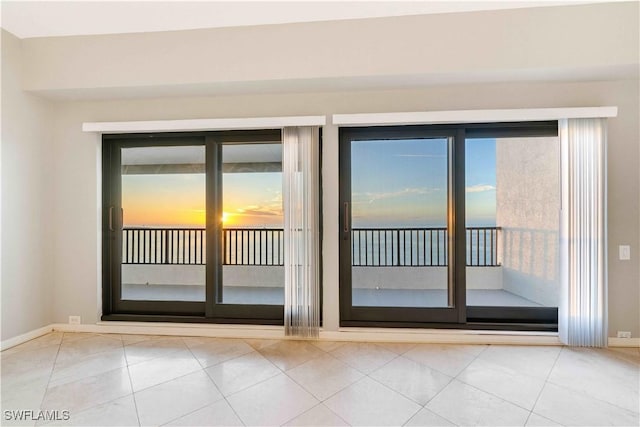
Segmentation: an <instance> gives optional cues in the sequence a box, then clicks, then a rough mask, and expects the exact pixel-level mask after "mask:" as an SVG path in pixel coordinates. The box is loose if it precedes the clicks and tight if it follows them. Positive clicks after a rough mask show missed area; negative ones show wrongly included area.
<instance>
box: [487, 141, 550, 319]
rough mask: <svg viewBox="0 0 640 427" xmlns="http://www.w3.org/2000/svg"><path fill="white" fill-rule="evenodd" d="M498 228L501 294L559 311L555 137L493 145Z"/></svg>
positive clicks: (503, 142) (500, 142) (498, 142)
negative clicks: (511, 295)
mask: <svg viewBox="0 0 640 427" xmlns="http://www.w3.org/2000/svg"><path fill="white" fill-rule="evenodd" d="M496 225H497V226H498V227H501V228H502V230H501V232H500V233H501V238H500V249H501V250H500V252H501V255H502V256H501V259H502V266H503V280H502V283H503V286H504V289H505V290H507V291H509V292H512V293H514V294H516V295H519V296H521V297H524V298H527V299H529V300H531V301H534V302H537V303H538V304H542V305H544V306H547V307H558V303H559V296H560V292H559V291H560V280H559V266H558V262H559V258H560V253H559V251H558V249H559V247H558V245H559V234H558V231H559V225H560V139H559V138H557V137H553V138H547V137H545V138H500V139H497V140H496Z"/></svg>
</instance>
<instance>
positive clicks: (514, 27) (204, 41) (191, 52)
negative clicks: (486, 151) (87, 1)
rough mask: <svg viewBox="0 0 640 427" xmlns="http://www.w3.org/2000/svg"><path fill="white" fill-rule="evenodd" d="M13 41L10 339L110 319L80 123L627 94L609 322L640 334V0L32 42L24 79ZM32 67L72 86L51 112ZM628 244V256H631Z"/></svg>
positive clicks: (618, 148)
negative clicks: (78, 320)
mask: <svg viewBox="0 0 640 427" xmlns="http://www.w3.org/2000/svg"><path fill="white" fill-rule="evenodd" d="M12 40H13V42H12V45H11V46H12V47H6V48H5V41H4V38H3V46H2V59H3V82H2V83H3V93H2V104H3V105H2V106H3V110H2V121H3V134H2V139H3V141H2V148H3V150H2V154H3V156H2V189H3V194H2V202H3V207H2V232H3V235H2V248H3V252H2V280H3V284H2V308H3V339H4V338H5V324H7V322H12V323H10V324H12V325H19V326H17V327H14V326H7V328H8V329H7V330H6V333H7V334H9V335H13V334H17V333H20V332H22V331H24V330H26V329H29V328H35V327H37V326H40V325H41V324H42V323H43V322H47V321H50V320H51V321H54V322H66V321H67V316H69V315H81V316H82V321H83V323H92V322H95V321H96V320H98V319H99V316H100V286H101V283H100V274H101V265H100V218H101V207H100V191H101V182H100V138H99V137H98V136H97V135H94V134H86V133H82V131H81V125H82V122H86V121H119V120H161V119H184V118H216V117H226V118H228V117H255V116H280V115H285V116H286V115H307V114H309V115H315V114H328V115H329V114H333V113H350V112H363V113H365V112H393V111H424V110H455V109H485V108H523V107H524V108H527V107H529V108H535V107H583V106H602V105H617V106H618V107H619V115H618V117H617V118H613V119H611V120H610V121H609V152H608V155H609V157H608V162H609V185H608V189H609V211H608V225H609V287H610V291H609V305H610V310H609V320H610V322H609V324H610V335H614V334H615V331H617V330H628V331H632V333H633V335H634V336H635V337H637V336H640V321H639V308H640V266H639V264H640V263H638V253H639V251H640V220H639V218H640V212H639V208H640V190H639V187H640V185H639V184H640V175H639V174H640V172H639V168H638V162H639V160H640V152H639V148H638V147H639V140H640V136H639V135H640V132H639V128H638V117H639V115H640V111H639V106H638V104H639V99H640V96H639V95H640V94H639V90H640V88H639V81H638V74H637V73H638V62H639V60H638V50H639V49H638V43H639V41H638V3H636V2H633V3H625V4H617V3H616V4H607V5H587V6H570V7H561V8H540V9H530V10H524V9H523V10H512V11H493V12H482V13H478V14H455V15H453V14H452V15H437V16H418V17H401V18H386V19H373V20H361V21H353V22H348V21H345V22H325V23H307V24H295V25H275V26H265V27H252V28H242V29H233V28H228V29H220V30H198V31H186V32H170V33H153V34H138V35H122V36H92V37H63V38H55V39H29V40H24V41H23V42H22V48H23V49H22V54H23V56H24V58H23V68H22V69H20V70H19V71H18V70H17V69H15V68H14V69H13V71H12V72H13V77H12V78H13V80H11V79H12V78H11V77H6V76H5V66H4V62H5V59H7V58H8V59H9V63H11V64H13V65H14V67H15V66H18V65H19V63H20V58H19V55H20V51H19V47H20V43H17V42H16V41H15V39H12ZM301 55H302V57H303V58H304V60H302V61H300V60H299V58H300V57H301ZM9 75H10V76H11V74H9ZM18 76H20V77H22V79H23V81H22V87H23V88H24V89H27V90H29V91H32V92H34V93H38V94H40V95H44V96H48V97H54V98H56V99H58V100H57V101H55V102H52V104H53V121H52V120H51V117H50V115H49V112H50V105H49V103H47V102H45V101H41V100H38V99H36V98H34V97H32V96H30V95H25V94H23V93H22V92H20V91H19V90H17V88H18V83H17V79H18ZM496 79H497V80H498V81H502V83H488V82H490V81H496ZM594 79H600V80H601V81H591V80H594ZM523 80H527V81H529V82H527V81H523ZM573 80H585V81H582V82H578V81H573ZM444 82H447V83H449V84H447V85H444V84H440V85H435V84H434V83H444ZM454 82H458V83H457V84H452V83H454ZM460 82H475V83H460ZM427 83H428V84H429V85H427ZM399 86H403V87H405V88H398V87H399ZM373 87H375V88H373ZM7 88H12V89H7ZM364 88H368V89H367V90H365V89H364ZM356 89H359V90H356ZM248 92H250V93H248ZM214 93H215V94H218V96H205V95H211V94H214ZM221 93H222V94H224V93H233V95H220V94H221ZM141 94H142V95H146V96H148V98H146V99H133V98H132V97H135V96H138V95H141ZM166 94H172V95H178V94H180V96H172V97H164V98H162V96H164V95H166ZM186 95H188V96H186ZM65 97H78V98H82V99H87V98H90V99H93V100H84V101H61V99H65ZM96 97H101V98H102V99H103V100H99V99H96ZM104 98H115V99H113V100H104ZM129 98H131V99H129ZM5 123H11V124H12V128H13V129H15V133H16V134H19V138H17V139H16V138H14V140H18V139H19V141H20V143H19V144H18V143H13V142H11V139H10V138H9V137H8V136H7V135H9V133H5V128H4V124H5ZM7 132H9V131H7ZM323 135H324V143H323V156H324V157H323V209H324V219H323V221H324V239H323V254H324V259H323V261H324V274H323V278H324V284H323V286H324V287H323V297H324V305H323V310H324V316H323V318H324V322H325V328H326V329H328V330H335V329H337V327H338V250H337V248H338V243H339V241H338V235H339V230H338V215H337V213H338V212H339V209H338V169H337V165H338V129H337V128H336V127H335V126H333V125H331V124H329V125H327V126H326V127H325V128H324V133H323ZM5 147H7V148H5ZM16 182H18V183H20V184H19V190H20V191H15V190H16V189H17V188H16V187H15V184H14V183H16ZM23 183H24V184H23ZM5 191H7V192H5ZM25 236H26V237H25ZM21 239H22V240H21ZM619 244H629V245H631V254H632V260H631V261H619V260H617V246H618V245H619ZM10 246H14V247H15V248H16V249H15V252H12V253H11V254H10V255H7V252H8V250H7V248H8V247H10ZM34 257H35V258H34ZM32 260H35V261H32ZM48 263H50V264H48ZM5 269H7V270H6V271H7V272H5ZM16 278H17V279H16ZM7 280H10V281H11V283H12V284H11V285H6V284H5V282H7ZM47 301H48V304H47ZM48 310H52V315H51V316H49V314H48V313H49V311H48ZM5 312H6V315H5ZM5 319H6V321H5ZM18 320H19V321H18Z"/></svg>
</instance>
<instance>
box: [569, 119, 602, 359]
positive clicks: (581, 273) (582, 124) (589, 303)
mask: <svg viewBox="0 0 640 427" xmlns="http://www.w3.org/2000/svg"><path fill="white" fill-rule="evenodd" d="M558 125H559V131H560V144H561V159H562V160H561V161H562V212H561V224H560V230H561V231H560V236H561V237H560V239H561V241H560V245H561V260H560V261H561V262H560V266H561V267H560V268H561V271H560V273H561V281H562V282H561V297H560V306H559V308H558V329H559V333H560V339H561V341H562V342H563V343H565V344H568V345H573V346H587V347H606V345H607V336H608V333H607V246H606V245H607V218H606V212H607V194H606V188H607V169H606V164H607V155H606V150H607V127H606V126H607V121H606V119H604V118H597V119H565V120H560V121H559V123H558Z"/></svg>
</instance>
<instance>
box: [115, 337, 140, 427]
mask: <svg viewBox="0 0 640 427" xmlns="http://www.w3.org/2000/svg"><path fill="white" fill-rule="evenodd" d="M120 339H121V340H122V337H120ZM125 347H126V346H125V345H124V341H122V353H123V354H124V361H125V364H126V368H127V377H128V378H129V386H130V387H131V398H132V399H133V408H134V409H135V410H136V419H137V420H138V427H140V426H142V423H141V422H140V412H139V411H138V401H137V400H136V392H135V390H134V389H133V380H132V379H131V371H130V370H129V360H128V359H127V352H126V350H125V349H124V348H125Z"/></svg>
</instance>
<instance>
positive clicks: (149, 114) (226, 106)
mask: <svg viewBox="0 0 640 427" xmlns="http://www.w3.org/2000/svg"><path fill="white" fill-rule="evenodd" d="M638 99H639V84H638V81H637V80H628V81H613V82H590V83H510V84H478V85H459V86H441V87H430V88H416V89H412V90H388V91H352V92H324V93H307V94H282V95H242V96H240V95H237V96H223V97H208V98H207V97H202V98H165V99H144V100H121V101H92V102H65V103H60V104H58V106H57V116H56V118H57V123H56V127H55V133H54V146H55V150H54V155H53V158H52V161H53V162H54V165H55V177H56V179H55V181H54V182H53V183H52V185H53V187H52V190H51V191H52V192H53V193H54V194H56V197H57V198H58V203H56V204H55V206H54V209H55V210H54V213H53V218H54V221H55V229H56V230H57V233H58V234H57V235H56V239H55V242H56V251H55V252H54V261H55V275H54V279H55V284H56V291H55V293H54V320H55V321H57V322H60V321H65V320H66V318H67V316H68V315H70V314H80V315H82V316H83V321H86V322H93V321H95V320H98V318H99V311H98V310H96V304H97V303H96V301H97V300H98V297H99V294H98V291H99V287H100V282H99V280H98V274H99V271H100V265H99V251H98V234H99V214H98V213H97V211H98V205H99V198H100V192H99V186H100V183H99V167H98V165H99V163H98V157H99V147H100V142H99V137H98V136H96V135H94V134H86V133H83V132H82V131H81V125H82V122H85V121H109V120H145V119H172V118H177V119H180V118H201V117H212V118H215V117H242V116H247V117H251V116H278V115H285V116H286V115H294V114H300V115H305V114H329V113H334V112H336V113H337V112H340V113H347V112H386V111H412V110H449V109H482V108H519V107H567V106H569V107H572V106H599V105H617V106H618V107H619V114H618V117H616V118H613V119H611V120H610V121H609V153H608V155H609V212H608V220H609V288H610V291H609V305H610V311H609V313H610V315H609V319H610V334H615V331H617V330H630V331H632V332H633V334H634V336H638V335H639V334H640V325H639V324H638V313H639V302H640V301H639V300H640V293H639V288H640V287H639V286H638V284H639V283H640V271H639V270H638V263H637V254H638V250H640V245H639V239H638V237H639V235H640V223H639V218H640V213H639V197H638V196H639V195H640V192H639V191H638V186H639V183H640V176H639V170H638V159H639V158H640V152H639V149H638V147H639V139H640V137H639V129H638V116H639V114H640V111H639V108H638ZM323 135H324V142H323V156H324V158H323V197H324V199H323V208H324V240H323V245H324V247H323V256H324V259H323V262H324V274H323V277H324V283H323V286H324V288H323V295H324V306H323V309H324V321H325V326H326V327H327V328H328V329H335V328H337V325H338V250H337V248H338V243H339V242H338V235H339V233H338V230H339V229H338V223H337V220H338V215H337V214H336V213H337V212H339V209H338V169H337V164H338V150H337V149H338V140H337V139H338V138H337V137H338V132H337V128H336V127H335V126H333V125H328V126H326V127H325V129H324V133H323ZM619 244H630V245H631V251H632V254H634V255H633V257H634V258H633V259H632V261H619V260H617V245H619Z"/></svg>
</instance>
